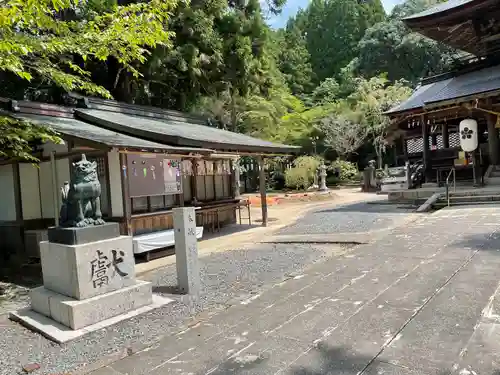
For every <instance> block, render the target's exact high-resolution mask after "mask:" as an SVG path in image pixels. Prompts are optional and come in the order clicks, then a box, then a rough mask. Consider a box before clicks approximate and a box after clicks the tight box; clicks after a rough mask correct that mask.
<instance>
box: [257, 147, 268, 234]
mask: <svg viewBox="0 0 500 375" xmlns="http://www.w3.org/2000/svg"><path fill="white" fill-rule="evenodd" d="M258 160H259V190H260V205H261V207H262V226H263V227H267V194H266V170H265V166H264V157H263V156H259V157H258Z"/></svg>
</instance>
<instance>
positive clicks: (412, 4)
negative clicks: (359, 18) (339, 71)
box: [351, 0, 464, 85]
mask: <svg viewBox="0 0 500 375" xmlns="http://www.w3.org/2000/svg"><path fill="white" fill-rule="evenodd" d="M438 2H440V1H436V0H409V1H407V2H405V3H403V4H401V5H397V6H396V7H395V8H394V11H393V13H392V14H391V17H389V18H388V19H387V20H386V21H384V22H380V23H377V24H375V25H373V26H372V27H370V28H369V29H367V30H366V32H365V35H364V36H363V38H362V39H361V40H360V41H359V44H358V51H359V53H358V56H357V57H356V58H355V59H354V60H353V61H352V62H351V63H352V64H353V66H354V68H355V70H356V72H357V73H358V74H362V75H364V76H366V77H373V76H376V75H380V74H383V73H385V74H387V77H388V78H389V79H390V80H391V81H397V80H399V79H405V80H407V81H409V82H410V83H412V84H413V85H415V84H416V83H417V82H418V80H419V79H420V78H422V77H425V76H429V75H435V74H440V73H443V72H446V71H448V70H450V69H451V68H452V67H453V65H454V64H455V63H456V62H457V60H458V59H459V58H461V57H463V56H464V54H463V53H461V52H457V51H456V50H454V49H452V48H450V47H448V46H446V45H444V44H442V43H438V42H435V41H433V40H431V39H428V38H426V37H424V36H422V35H420V34H418V33H414V32H411V31H410V30H409V29H408V28H407V27H406V26H405V25H404V23H403V21H402V18H404V17H406V16H409V15H411V14H413V13H417V12H421V11H423V10H425V9H427V8H428V7H429V6H431V5H435V3H438Z"/></svg>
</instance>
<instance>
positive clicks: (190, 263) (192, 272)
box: [172, 207, 200, 295]
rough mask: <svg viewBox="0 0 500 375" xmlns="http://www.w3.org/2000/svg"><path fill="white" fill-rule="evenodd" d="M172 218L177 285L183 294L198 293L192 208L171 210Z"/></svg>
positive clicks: (196, 246)
mask: <svg viewBox="0 0 500 375" xmlns="http://www.w3.org/2000/svg"><path fill="white" fill-rule="evenodd" d="M172 213H173V216H174V230H175V232H174V235H175V264H176V267H177V283H178V286H179V290H180V291H181V292H183V293H189V294H194V295H197V294H198V293H199V292H200V267H199V265H198V239H197V238H196V215H195V210H194V207H179V208H174V209H173V210H172Z"/></svg>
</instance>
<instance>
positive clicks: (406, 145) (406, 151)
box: [401, 137, 410, 162]
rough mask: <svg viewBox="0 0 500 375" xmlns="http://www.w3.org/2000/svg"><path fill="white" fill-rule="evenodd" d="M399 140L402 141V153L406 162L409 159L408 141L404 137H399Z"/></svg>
mask: <svg viewBox="0 0 500 375" xmlns="http://www.w3.org/2000/svg"><path fill="white" fill-rule="evenodd" d="M401 140H402V142H403V154H404V156H405V162H407V161H409V160H410V158H409V157H408V142H407V139H406V138H405V137H401Z"/></svg>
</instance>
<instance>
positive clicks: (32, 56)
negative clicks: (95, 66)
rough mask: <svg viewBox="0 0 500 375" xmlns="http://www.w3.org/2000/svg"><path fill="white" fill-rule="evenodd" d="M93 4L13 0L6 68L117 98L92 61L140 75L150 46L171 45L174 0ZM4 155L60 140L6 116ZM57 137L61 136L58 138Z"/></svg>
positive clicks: (8, 10)
mask: <svg viewBox="0 0 500 375" xmlns="http://www.w3.org/2000/svg"><path fill="white" fill-rule="evenodd" d="M90 5H92V4H91V3H87V2H81V1H74V0H50V1H49V0H39V1H27V0H8V1H6V2H4V3H3V4H2V7H1V8H0V36H1V40H0V70H2V71H3V72H5V73H7V77H12V75H15V76H17V77H18V78H19V79H22V80H25V81H29V82H37V83H38V84H46V85H53V86H56V87H59V88H61V89H62V90H63V91H66V92H69V91H81V92H85V93H90V94H97V95H100V96H104V97H111V94H110V92H109V90H107V89H106V88H105V87H102V86H101V85H99V84H96V83H95V82H94V81H93V79H92V74H91V72H90V71H89V70H88V69H86V64H85V63H86V62H87V61H91V60H94V61H107V60H108V59H110V58H114V59H115V60H117V61H118V62H119V64H120V66H121V67H122V68H123V69H124V70H126V71H128V72H130V73H131V74H132V75H134V76H136V77H137V76H139V75H140V73H139V71H138V70H137V69H136V68H135V64H136V63H144V62H145V61H146V59H147V56H148V47H149V48H152V47H155V46H158V45H162V46H165V47H169V46H170V45H171V42H170V39H171V36H172V33H171V32H170V31H169V30H168V29H166V28H165V23H166V22H167V21H168V16H169V12H170V11H171V10H172V7H173V6H175V2H174V0H171V1H159V0H152V1H150V2H147V3H134V4H128V5H123V6H119V5H116V4H111V6H109V7H107V8H106V9H105V10H104V11H103V12H101V13H99V12H96V11H95V10H94V9H93V7H91V6H90ZM1 126H2V130H3V131H2V132H1V135H0V144H1V145H2V146H3V148H2V151H1V156H3V157H7V158H10V157H19V158H29V157H28V156H29V154H30V152H31V148H30V143H31V142H32V141H33V140H34V139H35V138H40V139H42V140H43V139H54V134H53V133H52V132H51V131H50V130H47V131H45V128H44V127H40V126H36V125H29V124H26V123H23V122H16V121H13V120H11V119H5V118H2V120H1ZM54 140H55V139H54Z"/></svg>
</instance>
